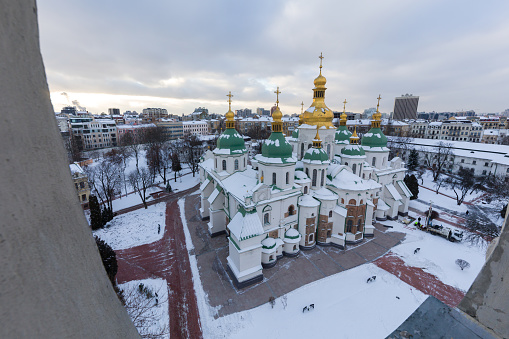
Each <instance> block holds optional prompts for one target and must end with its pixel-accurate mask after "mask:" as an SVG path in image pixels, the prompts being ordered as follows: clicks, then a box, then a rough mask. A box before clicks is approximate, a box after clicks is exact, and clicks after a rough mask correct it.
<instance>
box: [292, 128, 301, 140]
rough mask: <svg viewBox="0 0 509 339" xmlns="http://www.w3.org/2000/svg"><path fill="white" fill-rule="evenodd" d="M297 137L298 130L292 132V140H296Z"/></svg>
mask: <svg viewBox="0 0 509 339" xmlns="http://www.w3.org/2000/svg"><path fill="white" fill-rule="evenodd" d="M298 137H299V129H298V128H297V129H296V130H294V131H293V132H292V138H294V139H297V138H298Z"/></svg>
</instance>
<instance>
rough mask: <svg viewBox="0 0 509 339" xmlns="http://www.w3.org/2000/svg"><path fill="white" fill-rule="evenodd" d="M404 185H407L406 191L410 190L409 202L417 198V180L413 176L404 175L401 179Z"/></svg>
mask: <svg viewBox="0 0 509 339" xmlns="http://www.w3.org/2000/svg"><path fill="white" fill-rule="evenodd" d="M403 181H404V182H405V184H406V185H407V187H408V189H409V190H410V193H412V196H411V197H410V200H414V199H417V197H418V196H419V182H418V181H417V178H416V177H415V175H413V174H412V175H408V174H407V175H405V178H404V179H403Z"/></svg>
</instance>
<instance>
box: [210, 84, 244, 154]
mask: <svg viewBox="0 0 509 339" xmlns="http://www.w3.org/2000/svg"><path fill="white" fill-rule="evenodd" d="M232 96H233V95H232V93H231V92H230V93H229V94H228V95H227V97H229V98H228V106H229V109H228V112H227V113H226V114H225V117H226V130H225V131H224V132H223V133H222V134H221V135H220V136H219V138H217V147H216V149H214V154H230V155H234V154H244V153H246V152H247V149H246V144H245V142H244V138H243V137H242V136H241V135H240V134H239V133H238V132H237V130H235V115H234V114H233V112H232V100H231V99H232Z"/></svg>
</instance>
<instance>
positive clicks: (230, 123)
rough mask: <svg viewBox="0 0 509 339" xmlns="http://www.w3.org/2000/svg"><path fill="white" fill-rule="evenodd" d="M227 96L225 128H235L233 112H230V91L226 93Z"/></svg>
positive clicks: (231, 95)
mask: <svg viewBox="0 0 509 339" xmlns="http://www.w3.org/2000/svg"><path fill="white" fill-rule="evenodd" d="M226 96H227V97H228V112H227V113H226V114H225V115H224V116H225V117H226V128H235V114H233V112H232V97H233V94H232V92H231V91H229V92H228V94H226Z"/></svg>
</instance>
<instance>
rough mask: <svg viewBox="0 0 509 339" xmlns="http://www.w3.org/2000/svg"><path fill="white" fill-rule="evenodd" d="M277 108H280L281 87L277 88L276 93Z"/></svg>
mask: <svg viewBox="0 0 509 339" xmlns="http://www.w3.org/2000/svg"><path fill="white" fill-rule="evenodd" d="M274 93H276V107H279V94H281V91H280V90H279V86H278V87H277V89H276V91H275V92H274Z"/></svg>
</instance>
